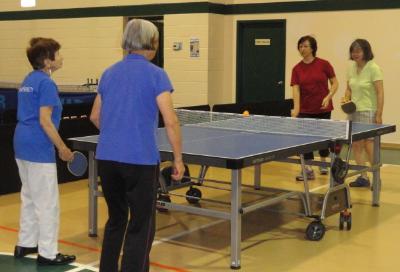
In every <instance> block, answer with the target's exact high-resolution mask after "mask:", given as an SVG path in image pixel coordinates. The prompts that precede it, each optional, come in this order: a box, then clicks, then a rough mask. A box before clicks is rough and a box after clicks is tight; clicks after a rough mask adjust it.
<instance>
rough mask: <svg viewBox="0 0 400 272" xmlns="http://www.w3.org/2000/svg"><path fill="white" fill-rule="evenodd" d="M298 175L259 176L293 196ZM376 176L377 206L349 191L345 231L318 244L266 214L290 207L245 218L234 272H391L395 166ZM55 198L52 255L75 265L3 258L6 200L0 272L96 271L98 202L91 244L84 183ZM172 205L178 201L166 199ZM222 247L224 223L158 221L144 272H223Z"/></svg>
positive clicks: (397, 213) (0, 222)
mask: <svg viewBox="0 0 400 272" xmlns="http://www.w3.org/2000/svg"><path fill="white" fill-rule="evenodd" d="M298 168H299V166H297V165H292V164H283V163H269V164H266V165H264V166H263V168H262V173H263V178H262V180H263V182H262V184H263V185H264V186H266V185H267V184H268V185H269V186H271V187H277V188H279V187H283V188H292V189H296V188H298V189H299V190H300V189H301V186H302V184H301V183H297V182H295V181H294V175H295V174H296V173H297V171H298ZM196 169H197V168H196V167H191V172H192V173H196ZM315 170H317V169H315ZM252 172H253V169H252V168H248V169H245V170H244V178H243V180H245V181H246V180H247V181H248V182H246V183H249V184H251V177H252ZM316 173H317V172H316ZM381 176H382V181H383V186H382V194H381V206H380V207H379V208H377V207H372V206H371V205H370V203H371V191H370V190H369V189H358V188H357V189H352V190H351V196H352V201H353V209H352V214H353V227H352V230H351V231H339V229H338V215H334V216H332V217H329V218H328V219H327V220H325V221H324V223H325V225H326V227H327V232H326V234H325V237H324V238H323V240H321V241H319V242H311V241H307V240H305V239H304V231H305V228H306V227H307V225H308V223H309V222H310V220H309V219H305V218H299V217H297V216H294V215H289V214H281V213H277V212H275V211H272V208H274V209H283V208H285V209H289V210H292V211H297V210H299V209H300V208H299V202H298V201H297V200H288V201H285V202H282V203H280V204H278V205H276V206H274V207H269V208H268V209H261V210H257V211H255V212H253V213H250V214H247V215H245V216H244V217H243V220H242V222H243V225H242V255H241V256H242V269H241V270H240V271H246V272H253V271H254V272H255V271H257V272H259V271H267V272H268V271H271V272H272V271H273V272H275V271H300V272H302V271H304V272H306V271H307V272H309V271H324V272H333V271H352V272H357V271H360V272H361V271H362V272H368V271H374V272H376V271H385V272H390V271H399V270H398V269H399V267H400V258H399V257H398V251H399V249H400V246H399V241H400V233H399V229H400V183H399V178H398V177H399V176H400V166H399V165H384V166H383V168H382V170H381ZM207 178H212V179H217V178H218V179H221V180H228V178H229V172H228V171H226V170H223V169H216V168H214V169H210V171H209V172H208V174H207ZM327 180H328V178H327V177H326V176H320V175H317V179H316V180H315V181H312V182H310V184H311V187H312V188H314V190H318V188H319V187H321V186H322V185H324V184H326V183H327ZM181 190H182V192H183V193H184V192H185V191H186V189H181ZM318 191H319V190H318ZM322 191H323V190H322ZM60 192H61V229H60V251H61V252H63V253H68V254H76V255H77V261H78V263H79V264H76V265H74V266H68V267H57V268H55V267H44V268H41V267H37V266H36V264H35V259H28V258H26V259H25V260H14V258H13V257H12V256H10V254H11V253H12V251H13V248H14V245H15V242H16V239H17V228H18V218H19V207H20V203H19V202H20V201H19V195H18V194H9V195H3V196H0V252H1V253H2V255H0V271H1V272H14V271H24V272H30V271H35V272H43V271H81V272H82V271H97V267H98V260H99V256H100V255H99V252H100V248H101V241H102V232H103V225H104V222H105V219H106V209H105V203H104V200H103V199H100V201H99V237H97V238H90V237H88V236H87V195H88V192H87V181H86V180H82V181H78V182H71V183H66V184H62V185H60ZM202 192H203V196H204V195H206V196H207V197H210V195H211V196H212V197H214V198H217V199H228V197H229V193H228V192H222V193H221V192H215V191H210V190H208V189H205V188H202ZM173 201H176V202H179V201H184V200H180V199H176V198H173ZM229 246H230V239H229V224H228V223H227V222H224V221H222V220H219V219H214V218H207V217H201V216H195V215H190V214H185V213H182V212H167V213H158V215H157V233H156V240H155V242H154V245H153V249H152V252H151V262H152V263H151V269H150V271H153V272H156V271H162V272H167V271H179V272H183V271H196V272H200V271H213V272H214V271H215V272H220V271H221V272H222V271H231V270H230V269H229V264H230V255H229V254H230V253H229V252H230V251H229Z"/></svg>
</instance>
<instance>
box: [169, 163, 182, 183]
mask: <svg viewBox="0 0 400 272" xmlns="http://www.w3.org/2000/svg"><path fill="white" fill-rule="evenodd" d="M183 173H185V165H184V164H183V161H182V160H180V161H174V165H173V173H172V175H171V177H172V179H174V180H176V181H179V180H181V179H182V177H183Z"/></svg>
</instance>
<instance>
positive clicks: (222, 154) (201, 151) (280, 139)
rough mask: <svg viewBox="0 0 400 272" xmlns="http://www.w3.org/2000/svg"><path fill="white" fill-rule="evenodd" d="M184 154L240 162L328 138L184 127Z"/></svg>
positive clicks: (161, 139) (166, 147)
mask: <svg viewBox="0 0 400 272" xmlns="http://www.w3.org/2000/svg"><path fill="white" fill-rule="evenodd" d="M388 126H389V125H377V124H360V123H353V128H352V133H353V135H355V134H359V133H364V132H368V131H379V130H381V129H384V128H386V127H388ZM181 129H182V138H183V153H184V154H192V155H200V156H201V155H204V156H210V157H218V158H229V159H240V158H244V157H248V156H253V155H257V154H262V153H268V152H273V151H279V150H286V149H289V148H292V147H299V146H302V145H310V144H313V143H318V142H329V141H330V140H332V139H330V138H327V137H319V136H306V135H287V134H274V133H254V132H246V131H235V130H226V129H215V128H207V127H196V126H183V127H181ZM157 136H158V146H159V149H160V151H167V152H169V151H171V146H170V144H169V142H168V139H167V136H166V133H165V129H164V128H160V129H159V131H158V134H157ZM76 139H79V141H82V142H92V143H97V135H96V136H86V137H80V138H76Z"/></svg>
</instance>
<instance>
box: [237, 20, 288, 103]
mask: <svg viewBox="0 0 400 272" xmlns="http://www.w3.org/2000/svg"><path fill="white" fill-rule="evenodd" d="M237 32H238V33H237V34H238V35H237V37H238V40H237V68H236V71H237V72H236V78H237V83H236V100H237V102H238V103H249V102H263V101H279V100H284V99H285V52H286V21H285V20H268V21H239V22H238V28H237Z"/></svg>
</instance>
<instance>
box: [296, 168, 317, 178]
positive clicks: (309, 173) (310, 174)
mask: <svg viewBox="0 0 400 272" xmlns="http://www.w3.org/2000/svg"><path fill="white" fill-rule="evenodd" d="M306 174H307V180H314V179H315V175H314V170H312V169H306ZM296 180H297V181H304V177H303V171H301V172H300V174H299V175H297V176H296Z"/></svg>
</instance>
